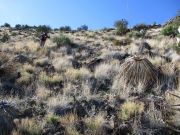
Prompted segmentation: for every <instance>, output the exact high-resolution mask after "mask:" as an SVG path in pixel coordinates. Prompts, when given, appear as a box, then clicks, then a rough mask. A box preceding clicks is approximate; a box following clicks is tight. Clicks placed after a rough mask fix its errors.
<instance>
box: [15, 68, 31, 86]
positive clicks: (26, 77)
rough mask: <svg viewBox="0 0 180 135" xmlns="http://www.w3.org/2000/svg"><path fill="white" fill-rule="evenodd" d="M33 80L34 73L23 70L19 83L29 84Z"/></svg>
mask: <svg viewBox="0 0 180 135" xmlns="http://www.w3.org/2000/svg"><path fill="white" fill-rule="evenodd" d="M31 80H32V74H30V73H28V72H26V71H21V77H20V78H19V79H18V80H17V82H18V84H21V85H28V84H30V83H31Z"/></svg>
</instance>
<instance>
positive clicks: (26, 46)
mask: <svg viewBox="0 0 180 135" xmlns="http://www.w3.org/2000/svg"><path fill="white" fill-rule="evenodd" d="M13 47H14V51H15V52H28V53H29V52H31V53H34V52H36V51H37V50H38V48H39V45H38V43H35V42H34V41H29V40H27V41H24V42H22V41H21V42H16V43H15V45H14V46H13Z"/></svg>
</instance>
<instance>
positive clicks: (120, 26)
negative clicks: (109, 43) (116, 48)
mask: <svg viewBox="0 0 180 135" xmlns="http://www.w3.org/2000/svg"><path fill="white" fill-rule="evenodd" d="M114 26H115V27H116V34H117V35H123V34H126V33H127V31H128V21H126V20H125V19H122V20H119V21H117V22H115V24H114Z"/></svg>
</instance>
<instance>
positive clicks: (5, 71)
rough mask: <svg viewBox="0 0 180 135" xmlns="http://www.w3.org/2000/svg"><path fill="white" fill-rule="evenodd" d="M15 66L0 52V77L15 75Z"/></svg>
mask: <svg viewBox="0 0 180 135" xmlns="http://www.w3.org/2000/svg"><path fill="white" fill-rule="evenodd" d="M16 68H17V64H16V63H14V62H13V61H12V60H11V59H10V57H9V56H8V55H7V54H5V53H3V52H0V76H5V75H6V77H8V76H9V75H13V74H14V73H16Z"/></svg>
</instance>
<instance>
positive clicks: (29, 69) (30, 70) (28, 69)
mask: <svg viewBox="0 0 180 135" xmlns="http://www.w3.org/2000/svg"><path fill="white" fill-rule="evenodd" d="M23 69H24V70H25V71H26V72H28V73H31V74H32V73H34V71H35V67H33V66H32V65H30V64H24V65H23Z"/></svg>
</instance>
